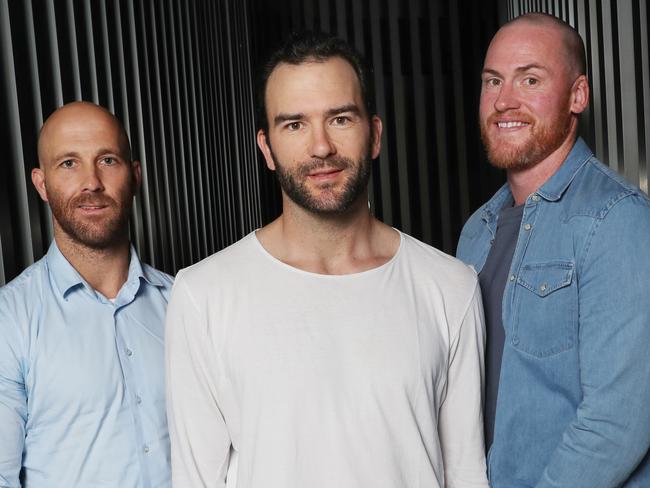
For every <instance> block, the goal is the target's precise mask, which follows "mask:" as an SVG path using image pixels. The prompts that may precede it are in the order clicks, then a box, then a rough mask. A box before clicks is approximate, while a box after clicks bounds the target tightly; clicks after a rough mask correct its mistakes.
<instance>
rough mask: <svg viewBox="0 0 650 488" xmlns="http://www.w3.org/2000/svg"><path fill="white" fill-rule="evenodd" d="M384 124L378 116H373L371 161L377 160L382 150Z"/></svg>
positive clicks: (371, 120)
mask: <svg viewBox="0 0 650 488" xmlns="http://www.w3.org/2000/svg"><path fill="white" fill-rule="evenodd" d="M382 129H383V124H382V122H381V119H380V118H379V116H378V115H373V116H372V119H370V144H371V146H370V156H371V159H376V158H377V156H379V151H380V150H381V131H382Z"/></svg>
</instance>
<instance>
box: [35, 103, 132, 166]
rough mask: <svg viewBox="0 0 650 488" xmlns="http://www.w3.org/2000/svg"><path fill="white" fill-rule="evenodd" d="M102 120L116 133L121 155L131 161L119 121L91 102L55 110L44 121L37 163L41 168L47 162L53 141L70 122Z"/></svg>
mask: <svg viewBox="0 0 650 488" xmlns="http://www.w3.org/2000/svg"><path fill="white" fill-rule="evenodd" d="M98 119H100V120H101V119H103V120H105V121H107V122H108V123H109V124H110V125H113V126H114V127H115V129H116V130H117V132H118V137H119V146H120V151H121V153H122V154H121V155H122V156H123V157H124V158H125V159H126V160H128V161H131V144H130V143H129V138H128V136H127V135H126V131H125V130H124V126H123V125H122V123H121V122H120V120H119V119H118V118H117V117H116V116H115V115H113V114H112V113H110V112H109V111H108V110H106V109H105V108H104V107H101V106H99V105H96V104H94V103H91V102H71V103H68V104H66V105H64V106H62V107H61V108H59V109H57V110H55V111H54V112H53V113H52V114H51V115H50V116H49V117H48V118H47V120H46V121H45V123H44V124H43V127H41V131H40V133H39V135H38V162H39V166H40V167H41V168H43V166H44V164H45V162H46V161H47V160H48V158H49V157H50V156H51V155H50V150H51V146H52V142H53V139H54V138H56V137H57V135H58V132H59V131H60V129H62V128H66V127H68V125H69V123H70V122H72V121H79V120H82V121H83V120H88V121H89V122H90V121H92V120H98Z"/></svg>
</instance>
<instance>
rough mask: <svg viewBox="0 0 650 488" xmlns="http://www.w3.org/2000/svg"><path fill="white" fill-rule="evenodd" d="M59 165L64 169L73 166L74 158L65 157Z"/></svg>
mask: <svg viewBox="0 0 650 488" xmlns="http://www.w3.org/2000/svg"><path fill="white" fill-rule="evenodd" d="M59 166H61V167H62V168H64V169H71V168H74V167H75V162H74V159H66V160H64V161H61V163H59Z"/></svg>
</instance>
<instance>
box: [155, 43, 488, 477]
mask: <svg viewBox="0 0 650 488" xmlns="http://www.w3.org/2000/svg"><path fill="white" fill-rule="evenodd" d="M369 76H370V75H369V72H368V71H367V69H366V68H365V67H364V65H363V63H362V61H361V60H360V58H359V56H358V54H356V53H355V52H354V51H353V50H352V49H351V47H350V46H348V45H347V44H346V43H345V42H343V41H341V40H339V39H336V38H332V37H328V36H323V35H314V34H309V35H303V36H296V37H294V38H292V39H291V40H289V41H288V43H287V44H286V45H285V46H284V47H283V48H281V49H280V50H279V51H277V52H276V53H275V54H274V55H273V56H272V57H271V59H270V61H269V62H268V64H267V65H266V69H265V71H264V74H263V80H262V81H263V83H262V84H261V87H262V96H261V106H262V111H261V114H262V116H261V117H260V124H261V128H260V130H259V132H258V133H257V143H258V146H259V147H260V149H261V151H262V152H263V154H264V157H265V160H266V164H267V166H268V167H269V169H271V170H272V171H275V172H276V174H277V175H278V180H279V181H280V185H281V187H282V198H283V200H282V202H283V213H282V215H281V216H280V217H279V218H278V219H277V220H275V221H274V222H272V223H271V224H269V225H267V226H265V227H263V228H262V229H259V230H258V231H256V232H253V233H251V234H249V235H248V236H246V237H244V238H243V239H242V240H241V241H239V242H237V243H236V244H234V245H232V246H230V247H228V248H227V249H225V250H223V251H221V252H219V253H217V254H215V255H213V256H211V257H209V258H207V259H206V260H204V261H202V262H201V263H199V264H197V265H195V266H192V267H191V268H188V269H185V270H183V271H181V272H180V273H179V275H178V277H177V280H176V284H175V287H174V291H173V294H172V299H171V302H170V306H169V309H168V315H167V330H166V340H167V342H166V347H167V386H168V417H169V426H170V431H171V434H170V435H171V442H172V478H173V483H174V486H176V487H199V486H205V487H208V486H209V487H223V486H226V482H227V481H228V485H229V486H237V487H241V488H257V487H264V488H290V487H296V488H305V487H309V488H318V487H323V488H325V487H327V488H331V487H337V488H352V487H358V488H368V487H373V488H384V487H385V488H410V487H413V488H415V487H425V486H426V487H445V486H446V487H479V486H480V487H487V486H488V485H487V480H486V473H485V457H484V447H483V427H482V407H481V405H482V399H481V391H482V381H483V344H484V328H483V312H482V308H481V301H480V291H479V288H478V284H477V278H476V275H475V273H474V272H473V271H472V270H471V269H469V268H468V267H466V266H465V265H463V264H461V263H460V262H459V261H457V260H455V259H454V258H452V257H449V256H447V255H445V254H443V253H442V252H440V251H437V250H436V249H434V248H432V247H430V246H428V245H426V244H423V243H421V242H419V241H417V240H415V239H413V238H412V237H409V236H407V235H405V234H402V233H401V232H399V231H397V230H395V229H393V228H391V227H389V226H387V225H385V224H383V223H381V222H380V221H378V220H377V219H375V218H374V217H373V216H372V215H371V213H370V212H369V209H368V205H367V201H368V194H367V184H368V178H369V175H370V165H371V164H372V160H373V159H374V158H376V157H377V156H378V154H379V150H380V138H381V131H382V122H381V120H380V119H379V117H378V116H377V115H374V111H373V107H372V105H371V100H372V87H371V84H370V82H371V80H370V78H369ZM233 453H237V455H238V463H237V468H236V469H235V468H234V466H231V462H230V461H231V454H233ZM229 468H230V470H229ZM233 476H236V483H235V482H234V480H233V479H232V477H233ZM227 478H229V479H228V480H227Z"/></svg>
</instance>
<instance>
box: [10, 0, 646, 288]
mask: <svg viewBox="0 0 650 488" xmlns="http://www.w3.org/2000/svg"><path fill="white" fill-rule="evenodd" d="M533 10H536V11H546V12H549V13H553V14H555V15H558V16H560V17H562V18H564V19H567V20H568V21H569V22H570V23H572V24H573V25H575V26H577V28H578V30H579V31H580V33H581V34H582V35H583V37H584V38H585V40H586V41H587V43H588V58H589V75H590V79H591V83H592V104H591V108H590V111H589V113H587V114H586V116H585V117H583V123H582V132H583V134H584V135H585V137H586V138H587V140H588V141H589V142H590V143H591V144H592V146H593V148H594V150H595V151H596V153H597V155H598V156H599V157H600V158H601V159H602V160H604V161H605V162H607V163H608V164H610V165H611V166H613V167H615V168H616V169H618V170H619V171H620V172H621V173H623V174H624V175H625V176H626V177H627V178H629V179H630V180H632V181H635V182H638V183H639V185H640V186H641V187H642V188H643V189H644V190H646V191H647V189H648V181H647V176H648V169H647V147H648V142H650V121H649V119H650V73H649V71H650V67H649V55H648V51H649V41H648V25H649V22H648V20H649V15H650V14H649V12H648V6H647V5H646V2H645V1H644V0H619V1H611V0H610V1H600V0H554V1H532V0H531V1H516V0H486V1H483V2H457V1H456V0H438V1H434V0H409V1H400V0H282V1H280V0H185V1H179V0H137V1H136V0H105V1H92V0H31V1H29V0H25V1H19V0H17V1H13V0H0V43H1V44H0V63H1V68H0V69H2V76H0V143H1V144H2V147H3V149H4V151H3V153H2V154H3V156H2V160H1V161H0V255H1V259H0V284H1V283H4V282H5V281H7V280H9V279H11V278H12V277H14V276H15V275H16V274H17V273H19V272H20V271H21V270H22V269H23V268H24V267H26V266H27V265H29V264H31V263H32V262H33V261H34V260H35V259H38V258H39V257H40V256H41V255H42V254H43V253H44V252H45V250H46V249H47V246H48V244H49V242H50V240H51V236H52V229H51V225H50V223H49V214H48V210H47V207H46V206H45V205H43V204H42V203H41V202H40V201H39V199H38V197H37V195H36V192H35V191H34V190H33V189H32V188H31V182H30V178H29V172H30V170H31V168H32V167H33V166H34V165H35V164H36V162H37V159H36V139H37V134H38V129H39V128H40V126H41V124H42V122H43V119H44V118H45V117H46V116H47V115H48V114H49V113H51V112H52V111H53V110H54V109H55V108H56V107H58V106H60V105H61V104H63V103H65V102H68V101H72V100H76V99H86V100H92V101H95V102H98V103H100V104H102V105H105V106H107V107H108V108H109V109H111V110H113V111H114V112H115V113H116V114H117V115H118V116H119V117H120V118H121V119H122V120H124V122H125V125H126V127H127V130H128V131H129V134H130V136H131V140H132V143H133V145H134V149H135V154H136V156H137V157H139V158H140V159H141V160H142V162H143V167H144V185H143V189H142V192H141V194H140V195H139V196H138V198H137V201H136V206H135V215H134V218H133V222H132V236H133V240H134V241H135V243H136V245H137V247H138V249H139V251H140V253H141V255H142V256H143V258H144V259H145V260H146V261H148V262H150V263H152V264H154V265H155V266H157V267H159V268H162V269H164V270H166V271H168V272H171V273H174V272H175V271H176V270H177V269H179V268H180V267H183V266H186V265H188V264H191V263H193V262H195V261H197V260H199V259H200V258H202V257H204V256H206V255H208V254H210V253H212V252H214V251H216V250H219V249H221V248H223V247H224V246H226V245H228V244H229V243H231V242H233V241H235V240H236V239H238V238H239V237H241V236H243V235H244V234H246V233H247V232H249V231H250V230H252V229H253V228H255V227H258V226H260V225H262V224H263V223H266V222H269V221H270V220H271V219H273V218H274V217H275V216H277V215H278V213H279V211H280V200H279V194H278V191H279V190H278V187H277V185H276V183H275V181H274V178H273V175H272V174H271V173H269V172H268V171H266V170H265V169H264V165H263V164H262V163H261V162H260V161H259V160H258V157H259V156H258V154H257V152H256V148H255V145H254V132H255V122H254V115H253V114H254V107H253V97H252V90H253V82H252V68H251V66H253V65H255V64H257V63H259V61H260V60H261V59H262V58H263V57H264V56H266V54H267V53H268V52H267V49H268V47H269V46H272V45H274V44H277V42H279V40H280V39H281V38H284V37H286V35H287V34H288V33H289V32H290V31H291V30H300V29H304V28H311V29H314V30H325V31H330V32H333V33H336V34H337V35H339V36H341V37H344V38H346V39H348V40H349V41H350V42H352V43H354V44H355V46H356V47H357V48H358V49H359V50H360V51H362V52H363V53H365V55H366V56H368V57H369V58H370V60H371V62H372V64H373V65H374V67H375V80H376V85H377V95H378V100H377V102H378V103H377V106H378V110H379V113H380V115H381V116H382V118H383V119H384V125H385V133H384V137H383V141H382V142H383V150H382V155H381V157H380V158H379V160H378V161H377V162H376V165H375V168H374V172H373V179H372V186H371V200H372V208H373V211H374V212H375V213H376V214H377V215H378V216H379V217H380V218H382V219H383V220H384V221H386V222H388V223H390V224H392V225H394V226H396V227H399V228H401V229H403V230H404V231H406V232H409V233H411V234H413V235H414V236H416V237H419V238H421V239H423V240H425V241H426V242H429V243H432V244H433V245H435V246H437V247H439V248H442V249H444V250H446V251H453V248H454V246H455V243H456V239H457V236H458V234H459V232H460V228H461V226H462V223H463V222H464V220H465V219H466V218H467V216H468V215H469V213H470V212H471V211H472V210H473V209H475V208H477V207H478V206H479V205H480V204H481V203H482V202H484V201H485V200H486V199H487V198H488V197H489V196H490V195H491V194H492V193H493V192H494V191H495V189H496V188H497V187H498V186H499V185H500V184H502V182H503V181H504V176H503V174H502V173H500V172H498V171H497V170H494V169H492V168H491V167H490V166H489V165H488V164H487V162H486V161H485V157H484V155H483V150H482V147H481V144H480V141H479V134H478V126H477V112H478V96H479V90H480V81H479V73H480V69H481V66H482V61H483V55H484V51H485V48H486V46H487V44H488V42H489V40H490V38H491V36H492V34H493V33H494V32H495V31H496V29H497V27H498V25H500V24H501V23H503V22H504V21H505V20H506V19H507V18H511V17H512V16H515V15H518V14H520V13H524V12H527V11H533Z"/></svg>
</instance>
